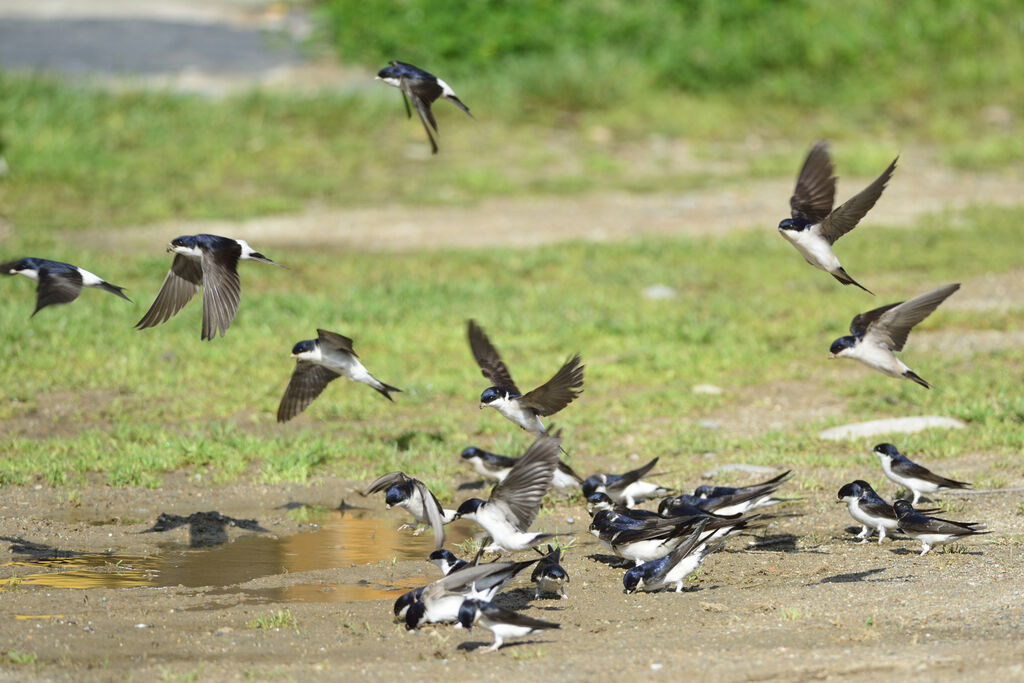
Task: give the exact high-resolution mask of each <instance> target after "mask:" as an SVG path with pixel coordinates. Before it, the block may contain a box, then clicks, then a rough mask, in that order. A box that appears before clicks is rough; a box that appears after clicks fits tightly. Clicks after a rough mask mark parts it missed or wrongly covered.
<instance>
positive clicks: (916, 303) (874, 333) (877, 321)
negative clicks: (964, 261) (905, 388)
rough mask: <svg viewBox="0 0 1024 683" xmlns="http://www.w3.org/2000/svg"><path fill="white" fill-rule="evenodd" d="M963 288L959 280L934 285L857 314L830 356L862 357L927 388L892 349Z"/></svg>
mask: <svg viewBox="0 0 1024 683" xmlns="http://www.w3.org/2000/svg"><path fill="white" fill-rule="evenodd" d="M958 289H960V284H959V283H954V284H950V285H945V286H943V287H939V288H938V289H933V290H932V291H930V292H926V293H924V294H922V295H921V296H918V297H915V298H913V299H911V300H910V301H903V302H896V303H894V304H889V305H888V306H882V307H881V308H876V309H874V310H871V311H868V312H866V313H861V314H860V315H857V316H854V318H853V320H852V321H851V322H850V336H847V337H840V338H839V339H836V340H835V341H834V342H832V347H831V348H830V349H829V358H851V359H853V360H859V361H860V362H861V363H864V364H865V365H867V366H868V367H869V368H872V369H874V370H878V371H879V372H881V373H882V374H885V375H889V376H890V377H895V378H897V379H901V378H902V379H911V380H914V381H915V382H917V383H918V384H920V385H921V386H922V387H924V388H925V389H929V388H931V387H930V385H929V384H928V382H926V381H924V380H923V379H921V378H920V377H918V376H917V375H916V374H914V372H913V371H912V370H911V369H910V368H908V367H907V366H906V365H904V364H903V361H901V360H900V359H898V358H897V357H896V356H895V355H894V354H893V352H894V351H902V350H903V345H904V344H906V343H907V335H908V334H910V329H911V328H912V327H913V326H914V325H916V324H918V323H919V322H921V321H922V320H924V319H925V318H927V317H928V316H929V315H930V314H931V312H932V311H934V310H935V309H936V308H938V307H939V304H941V303H942V302H943V301H945V300H946V298H947V297H948V296H949V295H951V294H952V293H953V292H955V291H956V290H958Z"/></svg>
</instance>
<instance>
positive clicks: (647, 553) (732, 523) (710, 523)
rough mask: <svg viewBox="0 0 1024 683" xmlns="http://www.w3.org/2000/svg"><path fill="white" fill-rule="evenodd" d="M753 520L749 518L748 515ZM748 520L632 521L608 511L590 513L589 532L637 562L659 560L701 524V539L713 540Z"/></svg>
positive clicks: (700, 518)
mask: <svg viewBox="0 0 1024 683" xmlns="http://www.w3.org/2000/svg"><path fill="white" fill-rule="evenodd" d="M751 519H753V518H751ZM749 521H750V520H748V519H717V518H714V517H712V516H711V515H708V514H707V513H705V514H703V515H694V516H686V517H667V518H661V519H653V518H652V519H645V520H639V521H638V520H635V519H632V518H630V517H626V516H624V515H623V516H618V515H616V513H615V512H612V511H610V510H601V511H598V513H597V514H596V515H594V519H593V521H592V522H591V524H590V532H591V533H592V534H594V536H596V537H597V540H598V541H600V542H601V545H602V546H604V547H605V548H607V549H608V550H610V551H611V552H613V553H615V555H617V556H619V557H621V558H623V559H626V560H630V561H632V562H633V563H635V564H637V565H640V564H643V563H644V562H650V561H652V560H657V559H661V558H662V557H665V556H666V555H668V554H669V553H671V552H672V551H673V550H675V549H676V548H677V547H679V544H680V543H683V542H684V541H685V540H686V538H687V537H688V536H689V534H690V533H691V532H692V531H693V529H694V528H695V527H696V526H697V525H699V524H703V525H704V526H703V529H702V531H701V537H700V540H701V541H707V542H714V541H717V540H721V539H723V538H725V537H726V536H728V535H731V534H732V533H736V532H738V531H739V530H740V529H742V528H744V527H746V525H747V523H748V522H749Z"/></svg>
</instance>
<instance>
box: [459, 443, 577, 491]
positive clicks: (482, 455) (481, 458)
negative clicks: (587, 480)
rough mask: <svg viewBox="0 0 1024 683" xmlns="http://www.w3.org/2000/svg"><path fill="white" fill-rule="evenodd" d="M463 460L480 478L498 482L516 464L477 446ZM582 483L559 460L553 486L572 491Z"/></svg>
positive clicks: (465, 454) (467, 452) (468, 451)
mask: <svg viewBox="0 0 1024 683" xmlns="http://www.w3.org/2000/svg"><path fill="white" fill-rule="evenodd" d="M462 459H463V460H465V461H466V462H468V463H470V464H471V465H472V466H473V469H474V470H475V471H476V473H477V474H479V475H480V476H482V477H484V478H486V479H494V480H497V481H504V480H505V477H507V476H508V473H509V472H510V471H511V470H512V466H513V465H515V464H516V458H510V457H509V456H507V455H498V454H497V453H489V452H487V451H485V450H483V449H481V448H477V447H476V446H470V447H469V448H467V449H465V450H463V451H462ZM582 481H583V479H582V478H581V477H580V475H578V474H576V472H574V471H573V469H572V468H571V467H569V466H568V465H566V464H565V463H564V462H563V461H562V460H561V459H559V460H558V466H557V467H556V468H555V476H554V478H553V479H552V480H551V485H552V486H554V487H555V488H560V489H571V488H575V487H577V486H579V485H580V483H581V482H582Z"/></svg>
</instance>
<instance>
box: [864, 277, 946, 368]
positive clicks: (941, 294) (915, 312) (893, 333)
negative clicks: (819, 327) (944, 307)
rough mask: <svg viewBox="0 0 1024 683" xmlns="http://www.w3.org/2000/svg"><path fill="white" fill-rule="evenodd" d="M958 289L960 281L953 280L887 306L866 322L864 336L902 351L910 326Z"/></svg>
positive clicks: (919, 320)
mask: <svg viewBox="0 0 1024 683" xmlns="http://www.w3.org/2000/svg"><path fill="white" fill-rule="evenodd" d="M958 289H960V283H959V282H955V283H953V284H949V285H945V286H943V287H939V288H938V289H933V290H932V291H930V292H925V293H924V294H922V295H921V296H918V297H914V298H913V299H911V300H909V301H904V302H903V303H901V304H900V305H898V306H895V307H891V308H889V310H886V311H884V312H883V313H882V314H881V315H879V316H878V318H877V319H875V320H874V322H872V323H869V324H868V326H867V332H866V333H865V337H867V336H871V337H872V341H876V342H880V343H882V344H885V345H886V346H887V347H889V348H890V349H892V350H893V351H902V350H903V345H904V344H906V343H907V335H908V334H910V330H911V328H913V327H914V325H916V324H918V323H919V322H921V321H922V320H924V319H925V318H927V317H928V316H929V315H931V313H932V311H934V310H935V309H936V308H938V307H939V304H941V303H942V302H943V301H945V300H946V299H947V298H948V297H949V296H950V295H951V294H952V293H953V292H955V291H956V290H958ZM854 320H856V318H855V319H854Z"/></svg>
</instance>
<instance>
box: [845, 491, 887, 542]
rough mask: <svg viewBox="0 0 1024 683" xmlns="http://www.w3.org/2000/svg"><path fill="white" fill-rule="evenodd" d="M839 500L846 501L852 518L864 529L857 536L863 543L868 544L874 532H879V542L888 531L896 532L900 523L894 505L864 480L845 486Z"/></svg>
mask: <svg viewBox="0 0 1024 683" xmlns="http://www.w3.org/2000/svg"><path fill="white" fill-rule="evenodd" d="M838 498H839V500H842V501H845V502H846V505H847V509H848V510H849V511H850V516H851V517H853V518H854V519H855V520H856V521H857V523H858V524H860V525H861V526H862V527H863V528H862V529H861V532H860V533H859V534H857V538H859V539H861V541H860V542H861V543H867V541H868V539H869V538H870V537H871V533H872V531H877V532H878V542H879V543H881V542H882V539H884V538H885V532H886V531H896V529H898V528H899V522H898V520H897V518H896V511H895V510H893V509H892V505H890V504H889V503H887V502H885V500H884V499H883V498H882V497H881V496H879V495H878V494H877V493H875V490H874V489H873V488H871V484H869V483H867V482H866V481H864V480H863V479H858V480H856V481H852V482H850V483H849V484H845V485H844V486H843V487H842V488H841V489H839V493H838Z"/></svg>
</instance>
